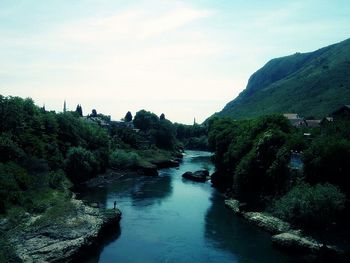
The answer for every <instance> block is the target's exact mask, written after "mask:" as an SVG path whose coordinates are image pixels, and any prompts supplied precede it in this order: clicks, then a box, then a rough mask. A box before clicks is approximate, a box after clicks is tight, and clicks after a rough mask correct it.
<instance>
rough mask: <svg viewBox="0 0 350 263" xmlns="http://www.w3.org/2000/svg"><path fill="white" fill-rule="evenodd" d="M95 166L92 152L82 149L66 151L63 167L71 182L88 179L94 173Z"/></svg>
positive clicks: (75, 148)
mask: <svg viewBox="0 0 350 263" xmlns="http://www.w3.org/2000/svg"><path fill="white" fill-rule="evenodd" d="M97 166H98V163H97V161H96V159H95V157H94V155H93V154H92V152H90V151H88V150H86V149H84V148H82V147H71V148H70V149H69V150H68V153H67V158H66V161H65V167H66V172H67V175H68V177H69V178H70V179H71V180H72V181H73V182H81V181H84V180H87V179H89V178H90V177H91V176H92V175H93V174H94V172H96V169H97Z"/></svg>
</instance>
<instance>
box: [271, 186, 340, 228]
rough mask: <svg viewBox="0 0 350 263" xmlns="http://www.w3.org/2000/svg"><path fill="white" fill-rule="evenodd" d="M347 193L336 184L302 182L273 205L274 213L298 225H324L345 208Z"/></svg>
mask: <svg viewBox="0 0 350 263" xmlns="http://www.w3.org/2000/svg"><path fill="white" fill-rule="evenodd" d="M345 200H346V199H345V195H344V194H343V193H342V192H341V191H340V190H339V189H338V188H337V187H336V186H334V185H331V184H317V185H315V186H310V185H308V184H304V183H301V184H299V185H297V186H295V187H294V188H292V189H291V191H290V192H288V193H287V194H286V195H284V196H283V197H282V198H280V199H279V200H277V201H276V202H275V204H274V205H273V208H272V211H273V213H274V214H275V215H276V216H278V217H280V218H283V219H286V220H288V221H289V222H292V223H294V224H297V225H303V226H308V227H312V228H314V227H324V226H327V225H329V224H330V223H332V222H333V220H335V219H336V218H337V216H338V215H339V213H340V212H341V211H342V210H343V209H344V206H345Z"/></svg>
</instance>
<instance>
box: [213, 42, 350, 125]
mask: <svg viewBox="0 0 350 263" xmlns="http://www.w3.org/2000/svg"><path fill="white" fill-rule="evenodd" d="M349 61H350V40H349V39H348V40H345V41H343V42H341V43H338V44H335V45H332V46H329V47H325V48H322V49H320V50H317V51H314V52H311V53H305V54H300V53H299V54H294V55H291V56H287V57H282V58H277V59H273V60H271V61H269V62H268V63H267V64H266V65H264V66H263V67H262V68H261V69H259V70H258V71H257V72H255V73H254V74H253V75H252V76H251V77H250V79H249V81H248V85H247V87H246V89H245V90H244V91H243V92H242V93H241V94H240V95H239V96H238V97H237V98H236V99H234V100H233V101H231V102H229V103H228V104H227V105H226V106H225V108H224V109H223V110H222V111H221V112H220V113H219V114H218V115H219V116H221V117H222V116H230V117H233V118H237V119H242V118H251V117H257V116H261V115H265V114H271V113H286V112H297V113H299V114H301V115H303V116H314V117H316V118H323V117H325V116H327V115H328V114H330V113H331V112H333V111H334V110H336V109H337V108H338V107H339V106H342V105H344V104H348V103H349V101H350V89H349V87H350V67H349Z"/></svg>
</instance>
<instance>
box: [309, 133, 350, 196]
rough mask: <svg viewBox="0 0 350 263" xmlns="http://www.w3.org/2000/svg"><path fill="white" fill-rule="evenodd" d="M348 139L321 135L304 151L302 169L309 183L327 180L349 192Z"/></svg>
mask: <svg viewBox="0 0 350 263" xmlns="http://www.w3.org/2000/svg"><path fill="white" fill-rule="evenodd" d="M349 160H350V140H346V139H342V138H339V137H337V136H321V137H319V138H317V139H316V140H314V141H313V142H312V144H311V146H310V147H309V148H308V149H307V150H306V151H305V153H304V171H305V176H306V180H307V181H308V182H310V183H313V184H314V183H317V182H329V183H332V184H335V185H338V186H339V187H340V188H341V189H342V190H343V191H344V192H346V193H347V194H348V195H349V194H350V162H349Z"/></svg>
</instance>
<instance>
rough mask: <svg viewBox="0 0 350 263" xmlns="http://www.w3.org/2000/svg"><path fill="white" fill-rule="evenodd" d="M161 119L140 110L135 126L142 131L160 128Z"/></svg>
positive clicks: (135, 119)
mask: <svg viewBox="0 0 350 263" xmlns="http://www.w3.org/2000/svg"><path fill="white" fill-rule="evenodd" d="M158 123H159V118H158V116H157V115H155V114H154V113H152V112H149V111H145V110H140V111H138V112H137V113H136V115H135V118H134V125H135V127H136V128H137V129H140V130H141V131H147V130H151V129H154V128H156V127H157V126H158Z"/></svg>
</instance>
